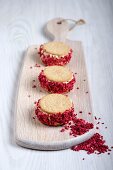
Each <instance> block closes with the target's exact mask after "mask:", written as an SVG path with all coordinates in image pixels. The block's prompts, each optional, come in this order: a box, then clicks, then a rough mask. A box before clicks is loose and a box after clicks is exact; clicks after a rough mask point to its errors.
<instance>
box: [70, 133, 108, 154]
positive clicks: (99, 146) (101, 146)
mask: <svg viewBox="0 0 113 170" xmlns="http://www.w3.org/2000/svg"><path fill="white" fill-rule="evenodd" d="M71 149H72V150H73V151H80V150H85V151H87V154H92V153H95V154H101V153H105V152H107V151H108V149H109V147H108V146H107V145H105V140H103V136H101V135H100V134H99V133H95V134H94V135H93V136H92V137H91V138H90V139H89V140H87V141H85V142H83V143H81V144H79V145H76V146H73V147H72V148H71ZM95 151H98V152H95Z"/></svg>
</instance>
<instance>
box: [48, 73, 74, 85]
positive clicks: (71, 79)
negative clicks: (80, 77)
mask: <svg viewBox="0 0 113 170" xmlns="http://www.w3.org/2000/svg"><path fill="white" fill-rule="evenodd" d="M45 76H46V75H45ZM73 78H74V76H73V75H72V77H71V79H70V80H68V81H63V82H57V83H66V84H67V83H69V82H70V81H71V80H72V79H73ZM48 81H49V82H51V81H52V80H48ZM54 82H56V81H54Z"/></svg>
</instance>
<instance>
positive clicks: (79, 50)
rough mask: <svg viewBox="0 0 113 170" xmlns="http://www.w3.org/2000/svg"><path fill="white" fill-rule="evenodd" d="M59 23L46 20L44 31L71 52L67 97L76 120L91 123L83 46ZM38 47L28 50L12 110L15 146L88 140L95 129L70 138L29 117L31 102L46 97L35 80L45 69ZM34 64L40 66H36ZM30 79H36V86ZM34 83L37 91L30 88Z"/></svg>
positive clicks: (42, 146) (50, 147)
mask: <svg viewBox="0 0 113 170" xmlns="http://www.w3.org/2000/svg"><path fill="white" fill-rule="evenodd" d="M60 20H61V18H56V19H53V20H51V21H49V22H48V23H47V26H46V30H47V32H49V35H50V34H51V35H52V36H53V37H54V40H57V41H65V42H66V43H67V44H69V45H70V46H71V48H72V49H73V57H72V59H71V62H70V63H69V64H68V65H67V67H69V68H70V69H71V70H72V71H73V73H75V77H76V84H75V86H74V89H73V90H72V91H71V92H70V93H68V95H69V96H70V98H71V99H72V100H73V103H74V107H75V112H76V113H77V115H78V117H79V118H83V119H85V120H86V121H88V122H92V123H93V124H94V119H93V114H88V113H89V112H90V113H92V107H91V97H90V91H89V85H88V77H87V72H86V65H85V60H84V53H83V47H82V43H81V42H78V41H71V40H67V39H66V35H67V33H68V31H69V24H68V22H67V21H64V22H62V23H61V24H57V23H58V21H60ZM38 48H39V46H37V45H33V46H31V47H29V48H28V50H27V52H26V55H25V58H24V61H23V66H22V71H21V75H20V80H19V85H18V92H17V99H16V107H15V140H16V143H17V144H18V145H21V146H23V147H26V148H31V149H38V150H60V149H66V148H69V147H71V146H73V145H76V144H79V143H81V142H83V141H85V140H87V139H89V138H90V137H91V136H92V135H93V134H94V133H95V129H92V130H90V131H89V132H87V133H85V134H84V135H81V136H78V137H73V136H70V135H69V132H68V131H66V132H63V133H62V132H60V130H61V128H62V127H49V126H46V125H43V124H41V123H40V122H39V121H38V120H34V119H33V118H32V117H33V113H34V102H35V101H38V99H39V98H41V97H42V96H44V95H45V94H47V92H45V91H43V90H42V89H40V87H39V84H38V80H37V77H38V75H39V73H40V71H41V70H42V69H43V68H44V67H45V66H44V65H43V64H42V63H41V61H40V57H39V55H38V53H37V51H38ZM36 64H38V65H40V67H35V65H36ZM33 80H36V83H35V82H33ZM35 84H36V85H37V88H32V87H33V85H35ZM79 111H82V113H79Z"/></svg>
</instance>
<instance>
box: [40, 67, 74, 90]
mask: <svg viewBox="0 0 113 170" xmlns="http://www.w3.org/2000/svg"><path fill="white" fill-rule="evenodd" d="M38 79H39V82H40V85H41V87H42V88H44V89H45V90H46V91H48V92H50V93H67V92H69V91H70V90H72V89H73V86H74V83H75V77H74V74H73V73H72V72H71V71H70V70H69V69H68V68H67V67H63V66H48V67H46V68H45V69H44V70H42V71H41V73H40V74H39V76H38Z"/></svg>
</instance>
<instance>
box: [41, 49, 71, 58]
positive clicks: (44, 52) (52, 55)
mask: <svg viewBox="0 0 113 170" xmlns="http://www.w3.org/2000/svg"><path fill="white" fill-rule="evenodd" d="M41 54H44V55H50V57H55V58H61V57H65V56H66V55H63V56H58V55H55V54H50V53H48V52H46V51H44V50H43V49H42V50H41ZM68 54H70V51H69V52H68ZM68 54H67V55H68Z"/></svg>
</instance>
